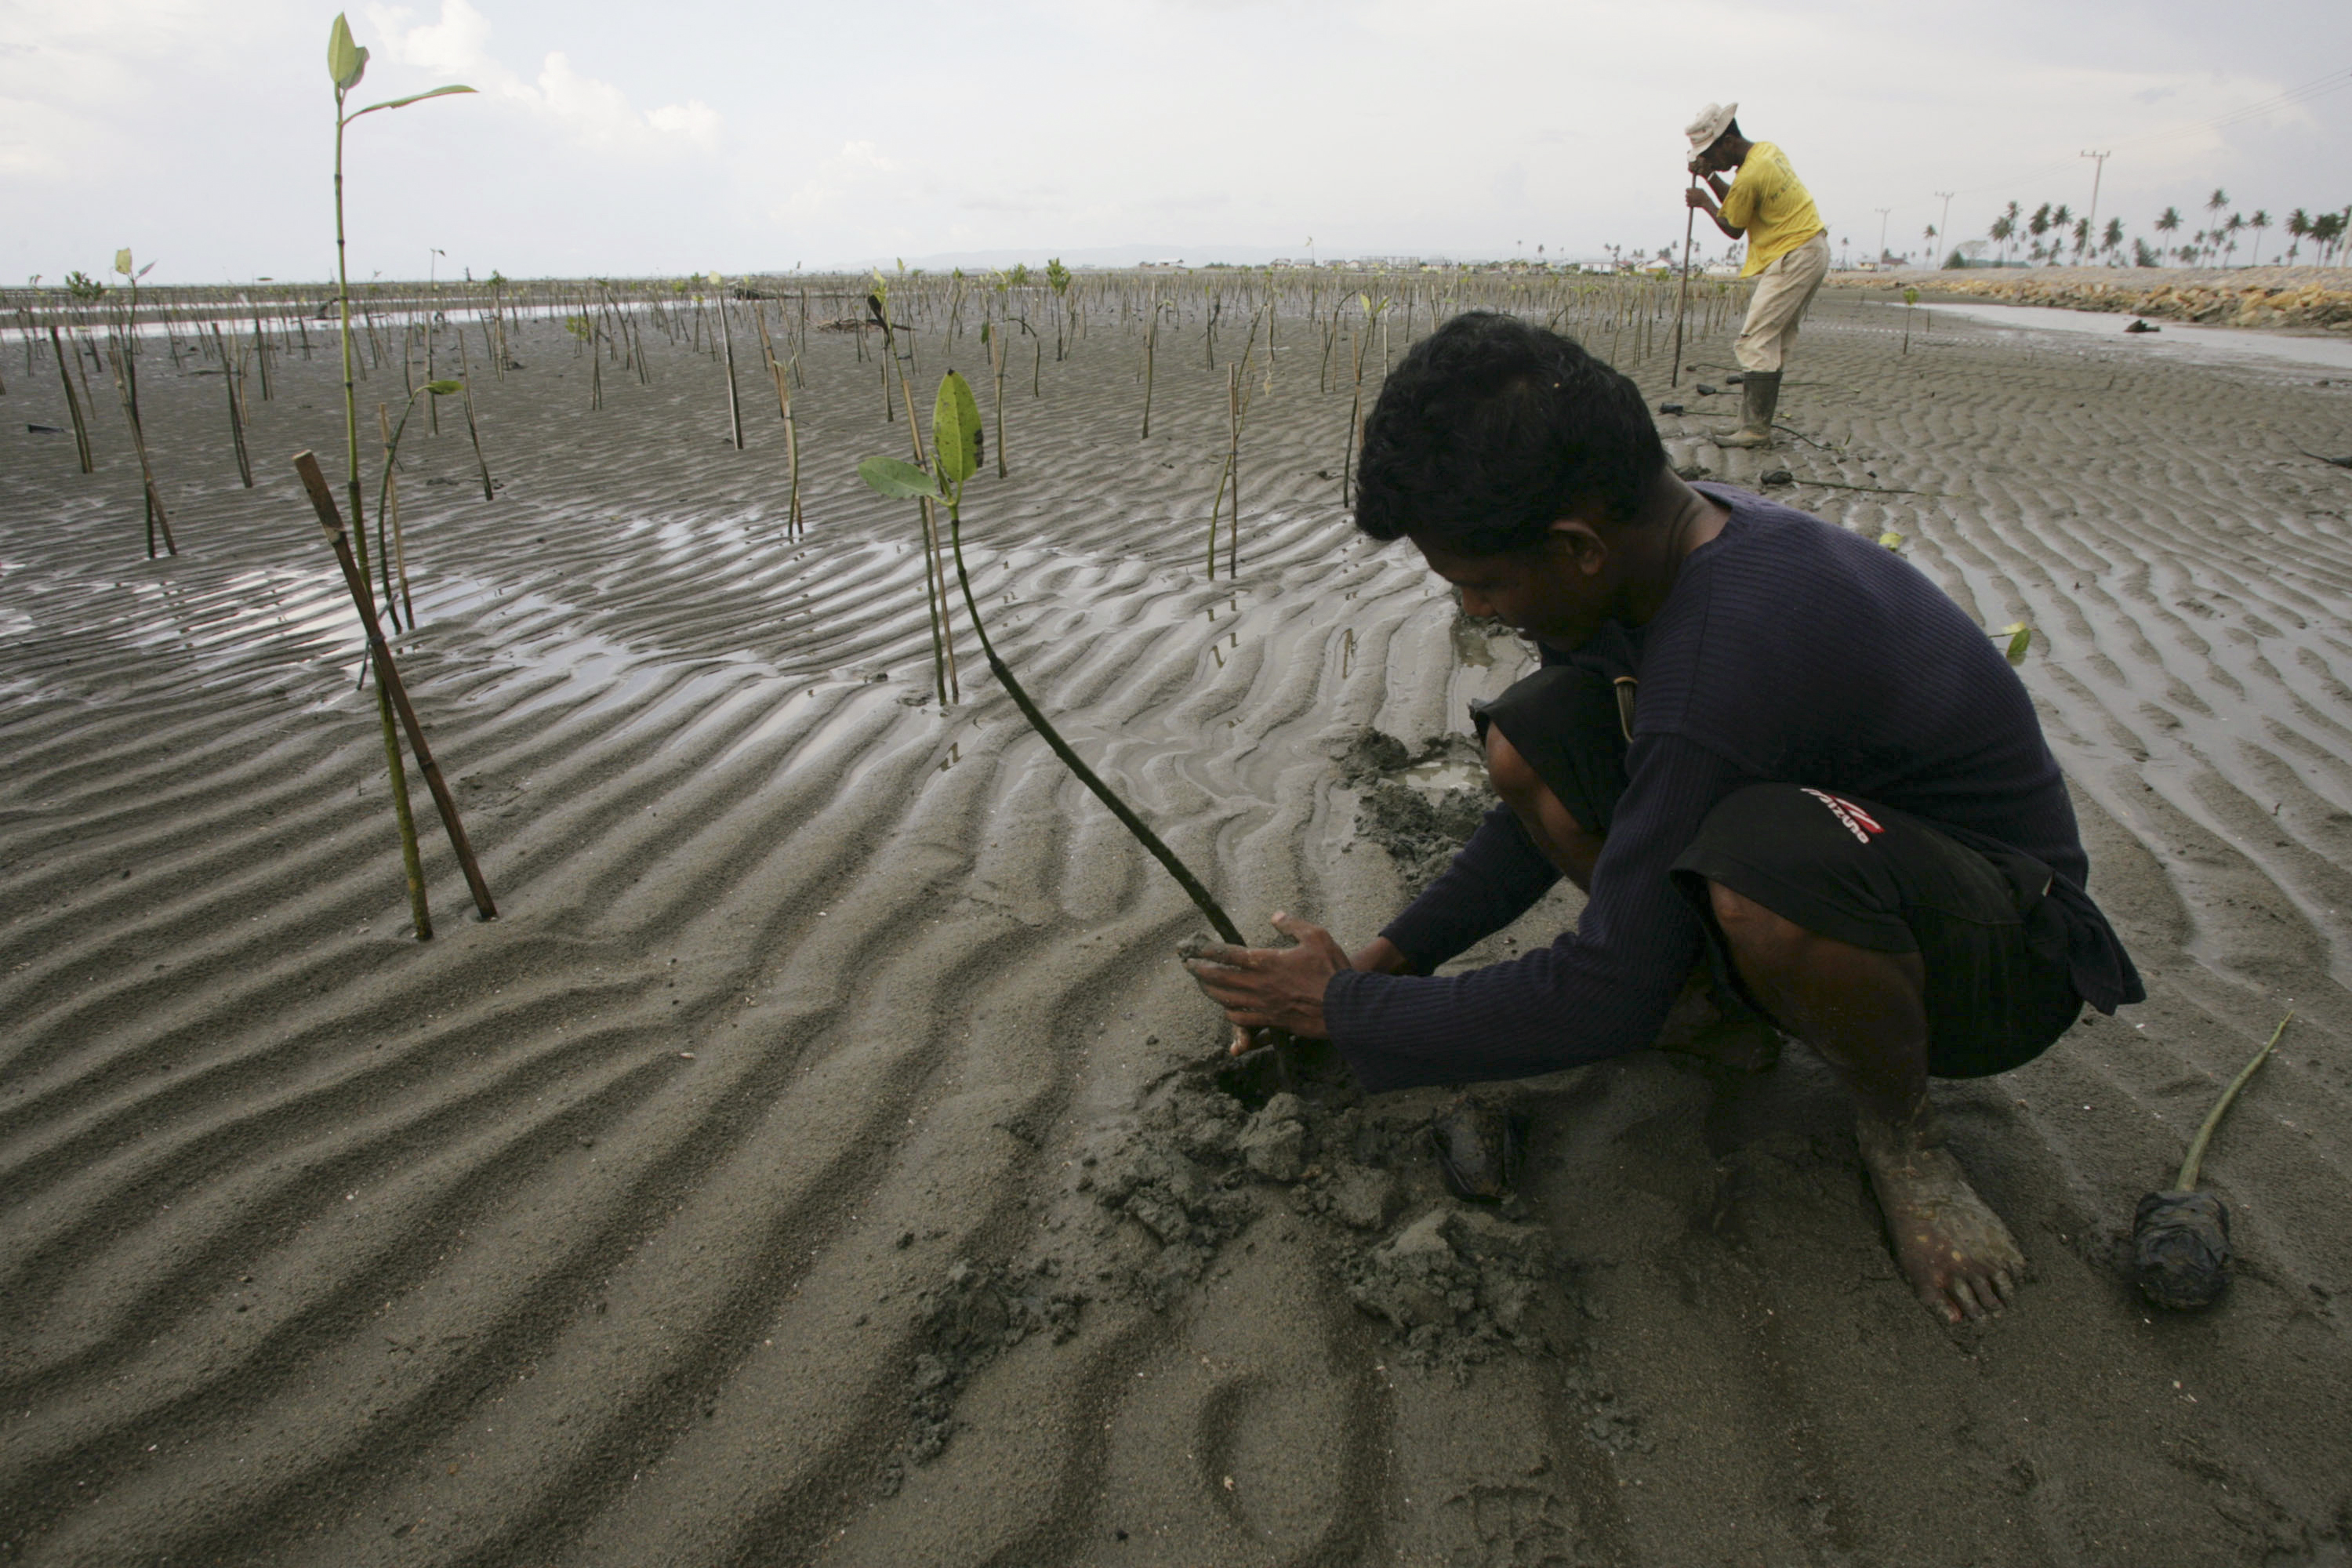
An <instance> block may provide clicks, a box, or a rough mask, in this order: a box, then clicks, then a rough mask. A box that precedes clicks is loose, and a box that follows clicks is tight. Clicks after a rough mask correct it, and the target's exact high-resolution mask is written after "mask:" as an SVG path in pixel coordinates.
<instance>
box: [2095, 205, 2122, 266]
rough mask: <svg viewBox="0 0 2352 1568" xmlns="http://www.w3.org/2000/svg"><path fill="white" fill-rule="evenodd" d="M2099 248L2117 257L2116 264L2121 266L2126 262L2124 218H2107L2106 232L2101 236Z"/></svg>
mask: <svg viewBox="0 0 2352 1568" xmlns="http://www.w3.org/2000/svg"><path fill="white" fill-rule="evenodd" d="M2099 248H2100V249H2102V250H2104V251H2105V252H2106V253H2107V254H2108V255H2109V256H2110V257H2113V258H2115V265H2116V266H2117V267H2121V266H2122V265H2123V264H2124V220H2123V219H2121V218H2119V217H2111V218H2109V219H2108V220H2107V228H2106V232H2105V234H2103V235H2101V236H2100V237H2099Z"/></svg>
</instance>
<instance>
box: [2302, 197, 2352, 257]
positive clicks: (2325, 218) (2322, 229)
mask: <svg viewBox="0 0 2352 1568" xmlns="http://www.w3.org/2000/svg"><path fill="white" fill-rule="evenodd" d="M2347 212H2352V208H2347ZM2345 217H2346V215H2345V213H2321V214H2320V215H2319V216H2317V217H2315V218H2313V219H2312V220H2311V243H2312V246H2313V247H2314V248H2315V249H2316V250H2317V251H2318V252H2319V265H2320V266H2322V267H2325V266H2326V265H2327V262H2328V258H2329V257H2330V256H2332V255H2334V254H2335V251H2336V241H2337V240H2338V239H2341V238H2342V237H2343V236H2344V224H2345Z"/></svg>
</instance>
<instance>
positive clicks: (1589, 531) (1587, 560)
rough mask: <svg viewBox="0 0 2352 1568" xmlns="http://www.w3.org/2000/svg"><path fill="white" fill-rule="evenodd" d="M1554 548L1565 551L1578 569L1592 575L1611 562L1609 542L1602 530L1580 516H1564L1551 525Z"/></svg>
mask: <svg viewBox="0 0 2352 1568" xmlns="http://www.w3.org/2000/svg"><path fill="white" fill-rule="evenodd" d="M1551 542H1552V548H1553V549H1555V550H1559V551H1562V552H1566V554H1567V556H1568V559H1569V561H1570V563H1572V564H1573V565H1574V566H1575V567H1576V569H1577V570H1578V571H1579V572H1580V573H1582V574H1584V575H1586V576H1588V577H1590V576H1593V575H1595V574H1598V573H1599V572H1600V570H1601V567H1603V566H1605V565H1607V564H1608V563H1609V542H1608V541H1607V540H1606V539H1603V538H1602V537H1601V531H1600V530H1598V529H1596V528H1594V527H1593V526H1592V525H1591V523H1589V522H1586V521H1583V520H1582V519H1580V518H1574V517H1563V518H1560V519H1559V520H1557V521H1554V522H1553V523H1552V525H1551Z"/></svg>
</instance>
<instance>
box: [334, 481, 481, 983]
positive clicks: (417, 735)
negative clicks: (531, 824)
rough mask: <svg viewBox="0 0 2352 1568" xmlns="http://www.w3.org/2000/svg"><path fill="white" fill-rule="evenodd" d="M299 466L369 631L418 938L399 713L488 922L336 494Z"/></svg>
mask: <svg viewBox="0 0 2352 1568" xmlns="http://www.w3.org/2000/svg"><path fill="white" fill-rule="evenodd" d="M294 468H295V471H296V472H297V473H299V474H300V475H301V476H302V488H303V489H306V490H308V491H310V505H311V507H312V508H313V509H314V510H317V512H318V514H319V526H320V528H322V529H324V530H326V532H327V540H328V542H329V543H331V544H332V545H333V546H334V548H335V561H336V563H337V564H339V565H341V567H342V569H343V582H344V584H345V585H346V586H348V587H349V588H350V589H351V591H352V605H354V606H355V607H356V608H357V609H358V610H359V613H360V625H361V626H362V629H364V630H365V631H366V633H367V639H368V654H369V657H370V658H373V660H374V663H375V674H376V682H375V686H376V702H377V706H378V708H379V710H380V711H381V713H382V716H383V743H384V754H385V756H386V757H387V759H389V762H390V764H391V768H392V777H393V799H394V810H395V811H396V812H397V813H398V815H399V816H400V824H401V855H402V858H403V859H404V860H405V862H406V863H407V867H408V886H409V903H410V906H411V909H412V910H413V911H414V913H415V917H416V936H417V940H418V941H420V942H422V941H425V939H427V938H429V937H431V936H432V934H433V920H432V916H431V915H430V914H429V913H428V912H427V911H426V910H425V870H424V866H423V863H422V861H421V860H420V859H419V858H418V856H417V850H416V824H415V817H414V816H412V815H411V814H410V811H409V807H408V782H407V773H406V771H405V770H404V768H403V767H402V766H401V761H400V736H399V734H398V732H397V731H394V728H393V715H394V712H397V713H398V714H399V716H400V724H401V728H402V729H404V730H406V731H407V732H408V745H409V749H410V750H411V751H413V752H415V753H416V765H417V767H418V768H419V769H420V770H421V771H422V772H423V773H424V774H425V787H426V788H427V789H429V790H431V791H432V792H433V804H434V805H435V806H436V808H438V810H439V811H440V813H441V826H443V827H445V828H446V829H447V830H448V833H449V847H450V848H452V849H454V850H455V851H457V864H458V866H459V867H460V868H463V869H464V871H465V873H466V886H467V889H470V890H471V891H472V893H473V895H474V907H475V909H477V910H479V911H480V912H481V916H482V918H483V919H484V920H486V921H494V920H496V919H498V918H499V910H498V906H497V905H496V904H494V903H492V902H491V901H490V885H489V884H488V882H486V881H484V880H483V879H482V868H481V867H480V866H479V865H478V864H477V863H476V861H475V859H474V847H473V845H472V844H471V843H469V842H468V841H467V837H466V825H465V824H464V822H462V821H461V820H459V818H458V816H457V801H456V800H455V799H454V798H452V797H451V795H450V794H449V786H448V784H446V783H444V782H443V780H442V777H441V766H440V764H439V763H436V762H435V761H434V760H433V751H432V748H431V747H429V746H427V745H426V744H425V727H424V726H423V725H422V724H419V723H418V722H417V721H416V710H415V709H414V708H413V707H411V706H409V701H408V689H407V688H406V687H404V686H403V685H402V684H401V681H400V671H399V670H398V668H395V667H394V664H393V662H392V649H391V647H388V646H387V645H386V644H385V642H384V640H383V624H382V623H381V622H379V621H378V620H377V619H376V617H375V605H373V603H372V602H371V600H370V595H369V594H368V585H367V578H366V577H365V576H364V575H362V574H361V572H360V568H359V563H358V562H357V561H355V560H354V559H353V558H352V547H351V541H350V540H349V539H348V538H346V537H345V536H344V532H343V520H342V516H341V513H339V512H338V511H337V510H335V496H334V492H333V491H332V490H331V489H328V488H327V476H326V475H325V474H323V473H321V472H320V471H319V459H318V458H316V457H315V456H313V455H312V454H310V453H309V452H298V453H296V454H295V455H294Z"/></svg>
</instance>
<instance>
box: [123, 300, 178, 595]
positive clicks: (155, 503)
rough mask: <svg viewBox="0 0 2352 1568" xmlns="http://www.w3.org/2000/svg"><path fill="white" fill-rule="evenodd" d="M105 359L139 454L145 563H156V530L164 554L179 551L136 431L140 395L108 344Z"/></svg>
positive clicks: (143, 439) (143, 435)
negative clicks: (144, 505) (144, 501)
mask: <svg viewBox="0 0 2352 1568" xmlns="http://www.w3.org/2000/svg"><path fill="white" fill-rule="evenodd" d="M106 359H107V363H109V364H110V365H111V366H112V367H113V369H114V390H115V394H116V395H118V396H120V397H121V399H122V416H123V418H124V419H125V420H127V421H129V423H130V426H131V450H132V451H134V452H136V453H138V454H139V479H140V482H141V484H142V485H143V486H144V487H145V490H146V498H147V559H148V560H150V561H152V560H154V559H155V531H156V530H157V529H159V528H160V529H162V530H163V549H164V552H165V553H167V554H172V555H177V554H178V553H179V552H180V547H179V546H178V545H177V544H175V543H173V542H172V520H171V519H170V518H168V517H165V516H164V515H163V492H162V491H160V490H158V489H156V488H155V470H154V469H153V468H150V467H149V466H148V462H147V436H146V432H144V431H143V430H142V429H141V428H140V427H139V395H138V394H137V393H136V392H135V391H133V390H132V389H131V380H130V372H129V370H128V368H127V367H126V365H125V363H124V356H123V355H122V353H121V352H119V351H118V350H117V349H116V348H115V346H114V344H113V343H111V342H109V343H108V344H107V345H106Z"/></svg>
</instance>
